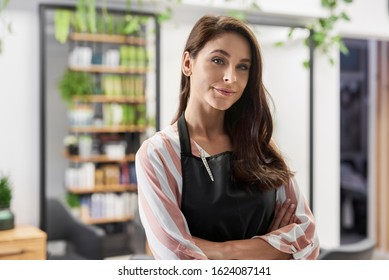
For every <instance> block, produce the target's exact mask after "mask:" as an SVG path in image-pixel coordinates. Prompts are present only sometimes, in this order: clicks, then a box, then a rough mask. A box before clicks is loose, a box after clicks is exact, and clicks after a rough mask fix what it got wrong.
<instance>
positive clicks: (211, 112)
mask: <svg viewBox="0 0 389 280" xmlns="http://www.w3.org/2000/svg"><path fill="white" fill-rule="evenodd" d="M185 120H186V123H187V125H188V129H189V133H190V135H191V136H192V137H195V136H200V137H206V138H208V139H213V138H215V137H217V136H219V135H220V134H224V111H219V110H215V109H213V108H210V109H208V110H207V109H204V108H202V107H197V108H196V109H194V108H193V107H192V106H189V104H188V107H187V109H186V110H185Z"/></svg>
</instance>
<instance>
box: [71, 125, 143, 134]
mask: <svg viewBox="0 0 389 280" xmlns="http://www.w3.org/2000/svg"><path fill="white" fill-rule="evenodd" d="M146 129H147V127H146V126H145V125H115V126H73V127H70V128H69V130H70V132H73V133H82V132H84V133H123V132H145V131H146Z"/></svg>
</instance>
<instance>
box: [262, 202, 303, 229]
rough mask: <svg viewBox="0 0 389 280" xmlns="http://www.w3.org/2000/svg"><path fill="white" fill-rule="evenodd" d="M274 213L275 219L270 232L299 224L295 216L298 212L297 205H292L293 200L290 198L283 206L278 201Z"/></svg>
mask: <svg viewBox="0 0 389 280" xmlns="http://www.w3.org/2000/svg"><path fill="white" fill-rule="evenodd" d="M274 211H275V213H274V218H273V221H272V223H271V224H270V226H269V232H271V231H274V230H277V229H279V228H282V227H284V226H287V225H290V224H292V223H297V222H298V218H297V217H296V215H295V214H294V213H295V211H296V205H295V204H293V203H291V200H290V199H289V198H288V199H287V200H285V201H284V202H283V203H282V204H281V202H279V201H276V206H275V210H274Z"/></svg>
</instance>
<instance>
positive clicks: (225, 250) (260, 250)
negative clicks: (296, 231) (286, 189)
mask: <svg viewBox="0 0 389 280" xmlns="http://www.w3.org/2000/svg"><path fill="white" fill-rule="evenodd" d="M295 208H296V205H295V204H293V203H291V200H290V199H287V200H286V201H285V202H284V203H282V205H281V203H280V202H278V201H277V202H276V207H275V215H274V219H273V221H272V223H271V225H270V227H269V232H271V231H275V230H277V229H279V228H282V227H284V226H286V225H289V224H292V223H295V222H297V218H296V216H295V215H294V212H295ZM193 240H194V242H195V244H196V245H197V246H198V247H200V249H201V250H202V251H203V252H204V253H205V255H206V256H207V257H208V258H209V259H215V260H216V259H218V260H223V259H235V260H260V259H266V260H270V259H278V260H287V259H291V258H292V255H291V254H288V253H284V252H281V251H279V250H277V249H276V248H274V247H273V246H271V245H270V244H269V243H267V242H266V241H265V240H263V239H259V238H254V239H245V240H233V241H226V242H212V241H208V240H204V239H201V238H197V237H193Z"/></svg>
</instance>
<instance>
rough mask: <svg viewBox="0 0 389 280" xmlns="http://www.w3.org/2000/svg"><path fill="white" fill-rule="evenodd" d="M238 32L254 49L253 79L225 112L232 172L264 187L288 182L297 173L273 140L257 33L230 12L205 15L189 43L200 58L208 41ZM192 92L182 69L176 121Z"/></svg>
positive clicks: (237, 177) (246, 181) (191, 54)
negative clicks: (199, 54) (229, 13)
mask: <svg viewBox="0 0 389 280" xmlns="http://www.w3.org/2000/svg"><path fill="white" fill-rule="evenodd" d="M230 32H233V33H237V34H240V35H242V36H243V37H244V38H246V40H247V41H248V43H249V45H250V49H251V67H250V72H249V79H248V82H247V85H246V88H245V89H244V92H243V94H242V96H241V98H240V99H239V100H238V101H237V102H235V103H234V104H233V105H232V106H231V107H230V108H229V109H227V110H226V112H225V117H224V128H225V130H226V132H227V133H228V135H229V137H230V139H231V143H232V149H233V150H232V162H231V165H232V166H231V168H232V176H233V179H234V180H236V181H238V182H243V183H246V184H247V183H248V184H250V185H258V186H259V187H260V188H261V189H263V190H269V189H275V188H278V187H279V186H281V185H282V184H288V183H289V180H290V177H291V176H292V175H293V174H292V172H291V171H290V170H289V168H288V166H287V164H286V162H285V160H284V158H283V156H282V155H281V153H280V151H279V150H278V149H277V148H276V146H275V145H274V143H273V142H272V141H271V139H272V133H273V119H272V115H271V111H270V108H269V104H268V101H270V100H271V98H270V95H269V94H268V92H267V90H266V88H265V86H264V85H263V82H262V55H261V50H260V47H259V44H258V42H257V39H256V37H255V35H254V33H253V32H252V31H251V29H250V28H249V27H248V26H247V25H246V24H245V23H243V22H242V21H239V20H237V19H235V18H233V17H229V16H211V15H206V16H203V17H201V18H200V19H199V20H198V21H197V22H196V24H195V25H194V27H193V29H192V31H191V32H190V34H189V37H188V39H187V42H186V45H185V49H184V52H185V51H188V52H189V54H190V56H191V58H196V57H197V55H198V53H199V51H200V50H201V49H202V48H203V47H204V46H205V45H206V43H207V42H209V41H211V40H213V39H215V38H216V37H218V36H220V35H222V34H224V33H230ZM189 95H190V77H187V76H185V75H184V74H183V73H181V86H180V95H179V107H178V111H177V114H176V116H175V118H174V119H173V123H174V122H175V121H177V120H178V118H179V117H180V116H181V114H182V113H183V112H184V111H185V109H186V106H187V103H188V99H189Z"/></svg>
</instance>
